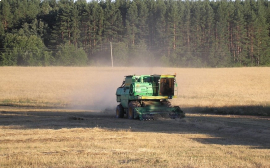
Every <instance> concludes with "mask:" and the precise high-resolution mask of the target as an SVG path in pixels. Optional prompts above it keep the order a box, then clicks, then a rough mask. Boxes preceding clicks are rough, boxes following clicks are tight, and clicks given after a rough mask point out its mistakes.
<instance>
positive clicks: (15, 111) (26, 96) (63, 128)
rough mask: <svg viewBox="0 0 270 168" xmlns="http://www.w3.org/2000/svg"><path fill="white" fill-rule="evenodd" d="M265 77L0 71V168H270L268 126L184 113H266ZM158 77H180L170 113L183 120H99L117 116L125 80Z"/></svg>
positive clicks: (237, 71) (216, 72)
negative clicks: (176, 108)
mask: <svg viewBox="0 0 270 168" xmlns="http://www.w3.org/2000/svg"><path fill="white" fill-rule="evenodd" d="M269 72H270V68H230V69H174V68H171V69H168V68H141V69H139V68H113V69H111V68H93V67H92V68H91V67H80V68H77V67H43V68H41V67H1V68H0V79H1V80H0V102H1V104H2V105H10V106H1V107H0V167H270V161H269V160H270V144H269V142H270V136H269V135H270V131H269V130H270V124H269V122H270V120H269V118H263V117H255V116H235V115H226V116H222V115H210V114H199V113H189V112H191V111H192V112H198V111H205V110H207V109H210V108H211V110H219V109H222V110H224V109H229V108H230V107H233V110H235V109H237V108H240V107H254V110H256V108H255V107H257V106H259V107H266V106H269V104H270V102H269V101H270V88H269V83H270V78H269ZM157 73H163V74H168V73H177V81H178V87H179V97H178V98H177V99H175V100H173V103H174V104H175V105H180V106H181V107H183V108H184V110H185V112H186V113H187V117H186V118H185V119H183V120H180V121H179V120H167V119H160V120H158V121H151V122H140V121H137V120H127V119H115V118H114V112H113V111H110V110H104V109H106V108H112V107H115V105H116V102H115V90H116V87H117V86H119V85H120V84H121V82H122V79H123V76H124V75H127V74H157ZM15 106H18V107H15ZM27 106H28V107H27ZM29 106H34V107H29ZM53 106H57V107H65V108H64V109H59V108H52V107H53ZM48 107H50V108H48ZM67 107H68V108H67ZM78 109H80V110H78ZM100 110H103V111H104V112H99V111H100ZM245 110H248V108H247V109H242V111H245ZM76 119H81V120H76Z"/></svg>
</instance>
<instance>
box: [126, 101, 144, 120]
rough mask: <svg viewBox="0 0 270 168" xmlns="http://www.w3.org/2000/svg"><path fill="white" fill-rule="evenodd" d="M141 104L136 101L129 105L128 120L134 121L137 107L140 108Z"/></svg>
mask: <svg viewBox="0 0 270 168" xmlns="http://www.w3.org/2000/svg"><path fill="white" fill-rule="evenodd" d="M140 106H141V105H140V103H139V102H136V101H131V102H129V104H128V112H127V118H128V119H134V112H135V108H136V107H140Z"/></svg>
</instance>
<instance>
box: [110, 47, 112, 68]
mask: <svg viewBox="0 0 270 168" xmlns="http://www.w3.org/2000/svg"><path fill="white" fill-rule="evenodd" d="M110 46H111V61H112V67H113V55H112V42H110Z"/></svg>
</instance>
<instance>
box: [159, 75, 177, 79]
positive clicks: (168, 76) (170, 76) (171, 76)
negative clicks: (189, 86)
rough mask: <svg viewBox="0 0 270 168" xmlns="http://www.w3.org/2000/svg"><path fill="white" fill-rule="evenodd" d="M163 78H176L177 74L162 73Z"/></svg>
mask: <svg viewBox="0 0 270 168" xmlns="http://www.w3.org/2000/svg"><path fill="white" fill-rule="evenodd" d="M160 77H161V78H175V75H160Z"/></svg>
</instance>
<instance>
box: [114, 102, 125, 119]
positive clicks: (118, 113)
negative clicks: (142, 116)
mask: <svg viewBox="0 0 270 168" xmlns="http://www.w3.org/2000/svg"><path fill="white" fill-rule="evenodd" d="M123 117H124V108H123V106H122V105H121V104H119V105H118V106H117V107H116V118H123Z"/></svg>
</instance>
